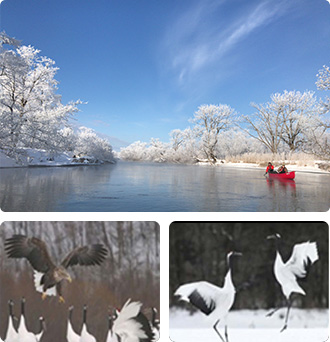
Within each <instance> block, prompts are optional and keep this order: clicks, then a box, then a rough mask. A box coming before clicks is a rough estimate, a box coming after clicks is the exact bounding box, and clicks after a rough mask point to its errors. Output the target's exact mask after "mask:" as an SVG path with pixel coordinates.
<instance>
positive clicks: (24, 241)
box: [5, 235, 108, 303]
mask: <svg viewBox="0 0 330 342" xmlns="http://www.w3.org/2000/svg"><path fill="white" fill-rule="evenodd" d="M5 251H6V253H7V256H8V257H9V258H26V259H27V260H28V261H29V262H30V264H31V266H32V267H33V268H34V284H35V287H36V290H37V291H38V292H41V293H42V299H45V298H46V297H47V296H56V294H57V295H58V296H59V301H60V302H63V303H64V298H63V297H62V293H61V283H62V280H67V281H69V282H70V283H71V281H72V279H71V277H70V274H69V273H68V271H67V270H66V269H67V268H68V267H70V266H74V265H81V266H90V265H100V264H101V263H102V262H103V260H104V259H105V257H106V255H107V253H108V251H107V249H105V247H104V246H103V245H101V244H95V245H90V246H83V247H77V248H75V249H74V250H72V251H71V252H70V253H69V254H68V255H67V256H66V257H65V258H64V260H63V261H62V263H61V264H60V265H58V266H57V265H55V264H54V262H53V261H52V259H51V257H50V255H49V253H48V250H47V245H46V244H45V242H44V241H42V240H40V239H38V238H36V237H32V238H28V237H27V236H25V235H13V236H12V237H11V238H9V239H6V241H5Z"/></svg>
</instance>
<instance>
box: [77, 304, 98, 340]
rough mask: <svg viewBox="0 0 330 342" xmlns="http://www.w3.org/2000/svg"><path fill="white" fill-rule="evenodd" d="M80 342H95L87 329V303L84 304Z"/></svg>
mask: <svg viewBox="0 0 330 342" xmlns="http://www.w3.org/2000/svg"><path fill="white" fill-rule="evenodd" d="M80 342H96V338H95V337H94V336H93V335H92V334H90V333H89V332H88V330H87V305H84V312H83V327H82V330H81V335H80Z"/></svg>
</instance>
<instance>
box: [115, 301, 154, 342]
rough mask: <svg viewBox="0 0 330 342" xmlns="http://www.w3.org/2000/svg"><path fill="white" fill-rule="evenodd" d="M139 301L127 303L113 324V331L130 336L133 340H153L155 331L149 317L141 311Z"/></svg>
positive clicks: (119, 334) (141, 341)
mask: <svg viewBox="0 0 330 342" xmlns="http://www.w3.org/2000/svg"><path fill="white" fill-rule="evenodd" d="M141 306H142V304H141V303H139V302H130V299H129V300H128V301H127V302H126V303H125V305H124V306H123V308H122V309H121V311H120V312H119V315H118V318H117V319H116V320H115V322H114V325H113V333H114V334H116V335H118V336H121V337H122V336H129V337H130V338H131V339H132V341H133V340H134V341H137V342H138V341H140V342H143V341H151V340H152V339H153V332H152V330H151V327H150V324H149V322H148V320H147V318H146V317H145V316H144V315H143V314H142V313H141V311H140V310H141Z"/></svg>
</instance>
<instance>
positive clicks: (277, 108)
mask: <svg viewBox="0 0 330 342" xmlns="http://www.w3.org/2000/svg"><path fill="white" fill-rule="evenodd" d="M251 105H252V106H253V107H254V108H255V109H256V110H257V112H255V113H254V114H253V115H251V116H243V120H244V121H245V122H247V123H248V124H249V125H250V130H248V131H247V132H248V133H249V134H250V135H251V136H252V137H253V138H255V139H257V140H259V141H260V142H261V143H263V144H264V145H265V146H266V147H267V148H268V149H269V150H270V151H271V152H272V153H274V154H275V153H278V152H279V147H280V146H281V142H284V143H285V144H286V145H287V146H288V148H289V150H290V151H291V152H293V151H296V150H297V149H299V148H300V147H302V145H303V144H304V143H305V142H306V134H307V132H308V131H309V130H313V129H314V128H315V127H316V126H317V122H318V114H319V111H320V105H319V103H318V101H317V99H316V97H315V96H314V93H313V92H310V91H306V92H304V93H300V92H299V91H284V92H283V93H282V94H281V93H276V94H272V95H271V101H270V102H267V103H265V104H259V105H258V104H255V103H252V104H251Z"/></svg>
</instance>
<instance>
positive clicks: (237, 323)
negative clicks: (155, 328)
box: [170, 308, 329, 342]
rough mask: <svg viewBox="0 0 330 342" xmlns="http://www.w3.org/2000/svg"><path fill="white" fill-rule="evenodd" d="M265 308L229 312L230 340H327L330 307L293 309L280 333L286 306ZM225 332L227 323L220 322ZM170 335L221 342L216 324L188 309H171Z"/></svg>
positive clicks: (188, 341) (182, 341)
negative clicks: (272, 310) (272, 309)
mask: <svg viewBox="0 0 330 342" xmlns="http://www.w3.org/2000/svg"><path fill="white" fill-rule="evenodd" d="M266 313H267V311H265V310H255V311H252V310H239V311H231V312H230V313H229V315H228V319H227V324H228V335H229V341H230V342H245V341H247V342H309V341H310V342H314V341H315V342H323V341H326V340H327V338H328V336H329V330H328V326H329V311H328V310H316V309H313V310H301V309H295V308H293V309H292V312H291V313H290V320H289V327H288V329H287V330H285V331H283V332H282V333H280V330H281V328H282V326H283V322H284V321H283V320H284V314H285V310H280V311H279V312H277V313H275V314H274V315H273V316H272V317H266ZM219 327H220V328H219V329H220V333H221V334H222V335H224V327H223V324H220V325H219ZM170 338H171V340H172V341H175V342H194V341H198V342H200V341H207V342H213V341H214V342H219V341H220V339H219V337H218V336H217V335H216V333H215V331H214V330H213V329H212V324H210V322H208V321H207V318H205V316H204V315H202V314H200V313H195V314H194V315H190V314H189V313H188V312H187V311H184V310H171V311H170Z"/></svg>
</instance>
